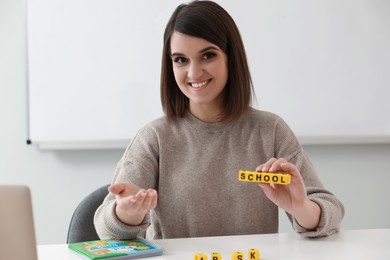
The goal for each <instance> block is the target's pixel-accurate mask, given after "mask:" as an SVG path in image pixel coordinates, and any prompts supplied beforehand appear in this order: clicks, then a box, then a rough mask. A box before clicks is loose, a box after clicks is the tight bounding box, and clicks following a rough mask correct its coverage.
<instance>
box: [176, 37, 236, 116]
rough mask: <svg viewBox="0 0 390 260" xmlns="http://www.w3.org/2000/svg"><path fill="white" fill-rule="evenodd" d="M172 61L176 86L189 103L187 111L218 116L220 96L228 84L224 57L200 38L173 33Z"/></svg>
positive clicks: (221, 98) (220, 106) (221, 103)
mask: <svg viewBox="0 0 390 260" xmlns="http://www.w3.org/2000/svg"><path fill="white" fill-rule="evenodd" d="M171 59H172V64H173V73H174V75H175V80H176V82H177V85H178V86H179V88H180V90H181V91H182V92H183V94H184V95H185V96H187V97H188V99H189V100H190V111H191V112H192V113H194V114H196V110H198V109H203V110H205V109H206V110H210V109H211V110H213V111H214V112H220V111H221V109H222V105H223V96H222V92H223V89H224V88H225V85H226V82H227V80H228V68H227V56H226V54H225V53H224V52H223V51H222V50H221V49H220V48H219V47H218V46H217V45H215V44H213V43H211V42H208V41H206V40H204V39H202V38H197V37H192V36H189V35H186V34H183V33H179V32H174V33H173V34H172V36H171ZM213 111H209V112H213Z"/></svg>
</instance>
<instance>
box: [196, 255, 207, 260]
mask: <svg viewBox="0 0 390 260" xmlns="http://www.w3.org/2000/svg"><path fill="white" fill-rule="evenodd" d="M194 260H207V255H205V254H195V255H194Z"/></svg>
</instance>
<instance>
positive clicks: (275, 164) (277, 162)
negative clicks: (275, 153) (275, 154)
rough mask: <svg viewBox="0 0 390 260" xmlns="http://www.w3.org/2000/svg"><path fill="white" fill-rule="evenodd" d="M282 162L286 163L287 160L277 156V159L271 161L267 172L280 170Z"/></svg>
mask: <svg viewBox="0 0 390 260" xmlns="http://www.w3.org/2000/svg"><path fill="white" fill-rule="evenodd" d="M282 163H287V160H286V159H284V158H279V159H277V160H275V161H273V163H272V165H271V167H270V168H269V172H275V171H279V170H282V167H281V164H282Z"/></svg>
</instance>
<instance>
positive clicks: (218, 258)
mask: <svg viewBox="0 0 390 260" xmlns="http://www.w3.org/2000/svg"><path fill="white" fill-rule="evenodd" d="M211 260H222V255H221V254H220V253H215V252H214V253H211Z"/></svg>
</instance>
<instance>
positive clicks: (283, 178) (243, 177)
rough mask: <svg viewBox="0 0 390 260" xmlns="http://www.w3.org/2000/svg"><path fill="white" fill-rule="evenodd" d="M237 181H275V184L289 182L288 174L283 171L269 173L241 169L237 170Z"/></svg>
mask: <svg viewBox="0 0 390 260" xmlns="http://www.w3.org/2000/svg"><path fill="white" fill-rule="evenodd" d="M238 180H239V181H247V182H263V183H275V184H285V185H287V184H290V182H291V176H290V174H283V173H270V172H253V171H243V170H240V171H239V172H238Z"/></svg>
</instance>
